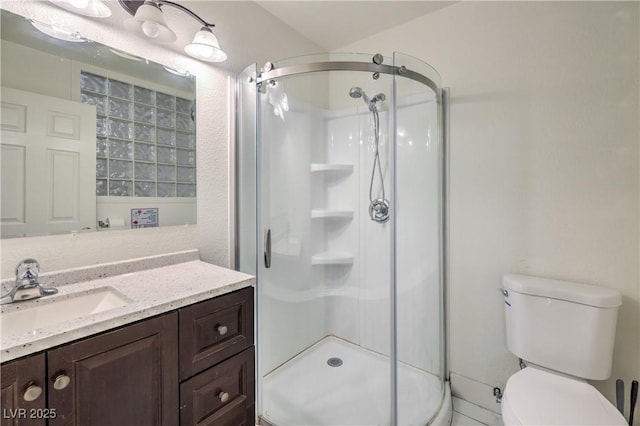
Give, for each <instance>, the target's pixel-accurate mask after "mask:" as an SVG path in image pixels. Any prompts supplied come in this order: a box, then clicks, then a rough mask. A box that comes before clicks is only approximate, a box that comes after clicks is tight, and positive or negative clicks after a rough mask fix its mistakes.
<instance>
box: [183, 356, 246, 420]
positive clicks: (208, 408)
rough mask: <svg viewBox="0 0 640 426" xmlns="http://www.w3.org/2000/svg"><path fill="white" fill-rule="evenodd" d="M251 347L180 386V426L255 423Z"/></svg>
mask: <svg viewBox="0 0 640 426" xmlns="http://www.w3.org/2000/svg"><path fill="white" fill-rule="evenodd" d="M254 372H255V367H254V354H253V347H251V348H249V349H246V350H245V351H244V352H242V353H239V354H238V355H236V356H234V357H232V358H229V359H228V360H226V361H224V362H221V363H220V364H218V365H216V366H215V367H211V368H209V369H208V370H206V371H203V372H202V373H200V374H198V375H197V376H194V377H192V378H191V379H189V380H187V381H185V382H183V383H182V384H181V385H180V424H181V426H196V425H197V426H204V425H210V426H241V425H247V426H249V425H251V426H253V425H255V422H254V407H255V405H254V401H255V389H254Z"/></svg>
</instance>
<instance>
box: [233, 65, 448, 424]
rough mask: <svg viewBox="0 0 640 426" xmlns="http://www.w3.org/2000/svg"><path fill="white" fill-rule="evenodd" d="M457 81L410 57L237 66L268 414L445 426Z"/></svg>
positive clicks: (239, 203)
mask: <svg viewBox="0 0 640 426" xmlns="http://www.w3.org/2000/svg"><path fill="white" fill-rule="evenodd" d="M445 107H446V91H444V90H443V89H442V88H441V87H440V78H439V76H438V74H437V72H436V71H435V70H434V69H433V68H431V67H430V66H429V65H427V64H425V63H424V62H421V61H419V60H417V59H415V58H412V57H410V56H407V55H404V54H400V53H394V55H393V57H390V58H389V57H383V56H381V55H379V54H376V55H362V54H323V55H312V56H304V57H297V58H292V59H286V60H282V61H278V62H275V63H273V64H272V63H267V64H265V66H264V67H263V68H262V69H258V68H257V67H256V66H255V65H253V66H250V67H248V68H247V69H246V70H245V71H243V72H242V73H241V74H240V75H239V77H238V85H237V117H238V121H237V127H236V136H237V147H236V182H235V184H236V188H237V192H236V193H237V200H236V219H235V220H236V229H237V235H236V242H237V244H236V246H237V249H236V264H237V267H238V269H239V270H241V271H244V272H247V273H250V274H254V275H256V276H257V284H256V330H257V357H256V359H257V369H256V372H257V407H256V410H257V415H258V417H259V422H260V423H261V424H263V425H274V426H288V425H426V424H430V423H434V424H448V422H449V420H450V417H451V402H450V396H449V395H450V393H449V386H448V382H447V381H446V380H447V377H448V373H447V366H446V354H445V348H446V341H445V320H444V318H445V315H444V286H443V282H444V276H443V274H444V256H443V253H444V250H443V245H444V238H443V237H444V236H443V230H444V166H445V161H444V158H445V155H444V153H445V152H444V151H445V150H444V147H445V144H444V133H445V125H444V123H445V121H446V117H445V111H446V108H445Z"/></svg>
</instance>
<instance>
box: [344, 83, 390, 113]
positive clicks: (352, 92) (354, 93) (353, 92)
mask: <svg viewBox="0 0 640 426" xmlns="http://www.w3.org/2000/svg"><path fill="white" fill-rule="evenodd" d="M349 96H351V97H352V98H354V99H358V98H362V100H363V101H364V103H365V104H367V105H368V106H369V109H370V110H372V111H373V108H375V105H376V102H382V101H384V100H385V99H386V98H387V97H386V96H385V95H384V93H378V94H377V95H375V96H374V97H373V99H369V97H368V96H367V94H366V93H365V92H364V90H362V88H360V87H352V88H351V89H349Z"/></svg>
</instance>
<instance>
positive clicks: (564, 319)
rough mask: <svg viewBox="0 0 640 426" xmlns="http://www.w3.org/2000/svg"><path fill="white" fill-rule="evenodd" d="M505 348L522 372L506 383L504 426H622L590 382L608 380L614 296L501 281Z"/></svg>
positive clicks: (516, 278)
mask: <svg viewBox="0 0 640 426" xmlns="http://www.w3.org/2000/svg"><path fill="white" fill-rule="evenodd" d="M502 282H503V289H502V292H503V294H504V309H505V319H506V332H507V345H508V347H509V350H510V351H511V352H512V353H513V354H514V355H516V356H518V357H519V358H521V359H522V360H523V361H524V363H525V364H526V367H524V368H523V369H521V370H520V371H518V372H517V373H515V374H514V375H512V376H511V377H510V378H509V380H508V381H507V385H506V386H505V390H504V392H503V398H502V418H503V421H504V424H505V425H626V424H627V422H626V420H625V418H624V417H623V415H622V414H620V412H619V411H618V410H617V409H616V407H615V406H614V405H613V404H611V403H610V402H609V401H608V400H607V399H606V398H605V397H604V396H603V395H602V394H600V392H598V391H597V390H596V388H595V387H593V386H592V385H590V384H589V383H587V381H586V380H587V379H590V380H605V379H608V378H609V376H611V362H612V357H613V345H614V340H615V332H616V321H617V317H618V307H619V306H620V305H621V303H622V297H621V295H620V293H618V292H617V291H615V290H612V289H609V288H603V287H598V286H594V285H587V284H577V283H572V282H567V281H559V280H551V279H545V278H538V277H531V276H526V275H514V274H508V275H504V276H503V279H502Z"/></svg>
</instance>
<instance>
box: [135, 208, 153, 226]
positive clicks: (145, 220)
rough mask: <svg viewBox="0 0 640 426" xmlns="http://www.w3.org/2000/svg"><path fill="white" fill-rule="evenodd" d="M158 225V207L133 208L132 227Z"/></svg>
mask: <svg viewBox="0 0 640 426" xmlns="http://www.w3.org/2000/svg"><path fill="white" fill-rule="evenodd" d="M154 226H158V209H157V208H146V209H131V228H152V227H154Z"/></svg>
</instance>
